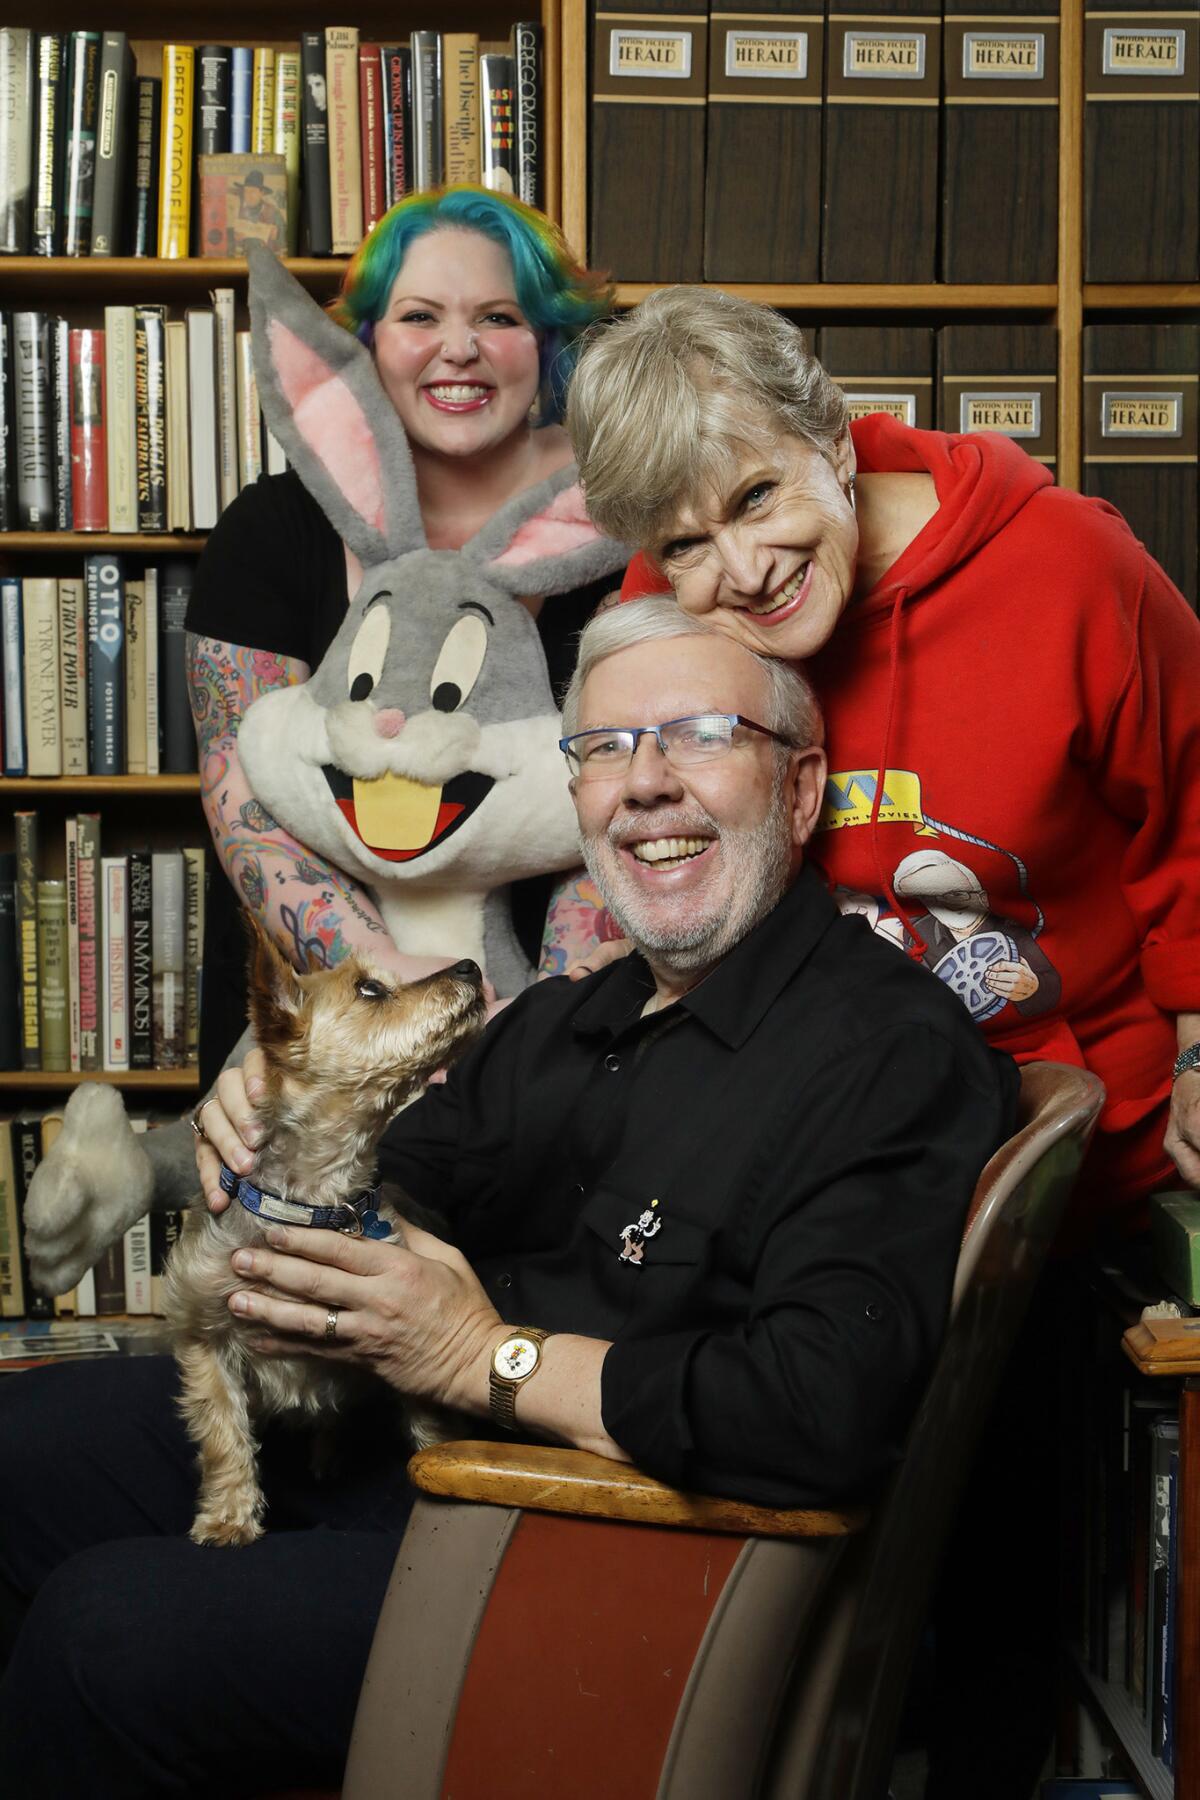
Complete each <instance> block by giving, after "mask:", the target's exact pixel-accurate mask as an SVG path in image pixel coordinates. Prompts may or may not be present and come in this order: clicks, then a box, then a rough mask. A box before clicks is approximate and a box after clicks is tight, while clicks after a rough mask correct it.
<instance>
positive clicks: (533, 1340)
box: [488, 1325, 550, 1431]
mask: <svg viewBox="0 0 1200 1800" xmlns="http://www.w3.org/2000/svg"><path fill="white" fill-rule="evenodd" d="M549 1336H550V1333H549V1332H548V1331H539V1329H538V1328H537V1326H536V1325H513V1326H510V1327H509V1330H508V1334H507V1336H506V1337H504V1338H502V1339H501V1340H500V1342H499V1343H498V1344H497V1345H496V1348H495V1349H494V1350H493V1351H492V1366H491V1369H490V1370H489V1371H488V1395H489V1399H490V1402H491V1411H492V1418H493V1419H494V1420H495V1422H496V1424H497V1425H502V1426H503V1427H504V1429H505V1431H515V1430H516V1428H517V1426H516V1416H515V1409H516V1404H517V1389H518V1388H519V1387H522V1386H524V1384H525V1382H527V1381H528V1380H529V1378H530V1376H531V1375H536V1374H537V1372H538V1369H539V1368H540V1367H541V1362H542V1345H543V1344H544V1343H545V1341H546V1339H547V1338H548V1337H549Z"/></svg>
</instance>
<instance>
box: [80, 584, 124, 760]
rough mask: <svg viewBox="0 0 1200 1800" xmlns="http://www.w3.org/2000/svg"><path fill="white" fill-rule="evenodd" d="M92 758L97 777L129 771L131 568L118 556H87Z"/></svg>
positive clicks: (90, 742)
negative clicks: (127, 633) (127, 606)
mask: <svg viewBox="0 0 1200 1800" xmlns="http://www.w3.org/2000/svg"><path fill="white" fill-rule="evenodd" d="M83 573H84V581H85V583H86V585H87V665H88V746H89V750H88V762H89V764H90V766H91V771H92V774H93V775H123V774H124V773H125V572H124V570H123V569H122V567H121V563H120V559H119V558H118V557H115V556H85V557H84V559H83Z"/></svg>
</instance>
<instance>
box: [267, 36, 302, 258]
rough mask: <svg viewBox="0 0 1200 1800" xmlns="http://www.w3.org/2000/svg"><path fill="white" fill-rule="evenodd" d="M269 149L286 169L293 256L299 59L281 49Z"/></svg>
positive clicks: (296, 216) (297, 221)
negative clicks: (272, 138) (272, 136)
mask: <svg viewBox="0 0 1200 1800" xmlns="http://www.w3.org/2000/svg"><path fill="white" fill-rule="evenodd" d="M271 147H272V149H273V150H274V152H275V154H276V156H282V158H283V162H284V167H285V168H286V170H287V203H288V222H287V247H288V255H289V256H295V254H296V245H297V243H298V242H299V238H300V56H299V53H298V52H293V51H291V50H281V51H280V52H279V55H278V56H277V57H276V58H275V130H274V141H273V143H272V146H271Z"/></svg>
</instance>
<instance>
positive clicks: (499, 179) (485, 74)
mask: <svg viewBox="0 0 1200 1800" xmlns="http://www.w3.org/2000/svg"><path fill="white" fill-rule="evenodd" d="M479 144H480V154H481V163H482V166H481V170H480V178H481V180H482V182H483V185H484V187H486V188H492V189H493V190H494V191H495V192H496V193H499V194H515V193H516V191H517V94H516V72H515V65H514V63H513V59H512V57H511V56H502V55H499V54H497V53H495V52H492V51H485V53H484V54H483V55H482V56H481V57H480V59H479Z"/></svg>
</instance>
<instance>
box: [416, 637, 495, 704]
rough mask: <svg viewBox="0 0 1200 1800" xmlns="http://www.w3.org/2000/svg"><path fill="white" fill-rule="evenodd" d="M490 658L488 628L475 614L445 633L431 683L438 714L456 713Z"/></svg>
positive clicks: (430, 695)
mask: <svg viewBox="0 0 1200 1800" xmlns="http://www.w3.org/2000/svg"><path fill="white" fill-rule="evenodd" d="M486 655H487V626H486V625H485V624H484V622H483V620H482V619H480V618H477V617H476V616H475V614H474V613H472V614H470V615H468V617H467V618H465V619H460V620H459V621H458V624H457V625H452V626H451V628H450V630H449V631H448V632H447V633H446V641H445V643H444V644H443V645H442V649H441V654H440V655H439V657H438V659H437V662H436V663H435V665H434V670H433V678H432V680H431V681H430V683H429V698H430V700H431V701H432V702H433V705H434V707H435V709H436V710H437V711H438V712H446V713H450V712H457V711H458V709H459V707H460V706H461V705H462V703H463V701H464V700H465V699H466V697H467V695H468V694H469V693H470V691H471V689H472V688H473V687H474V686H475V683H476V681H478V679H479V671H480V669H482V667H483V659H484V657H485V656H486Z"/></svg>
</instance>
